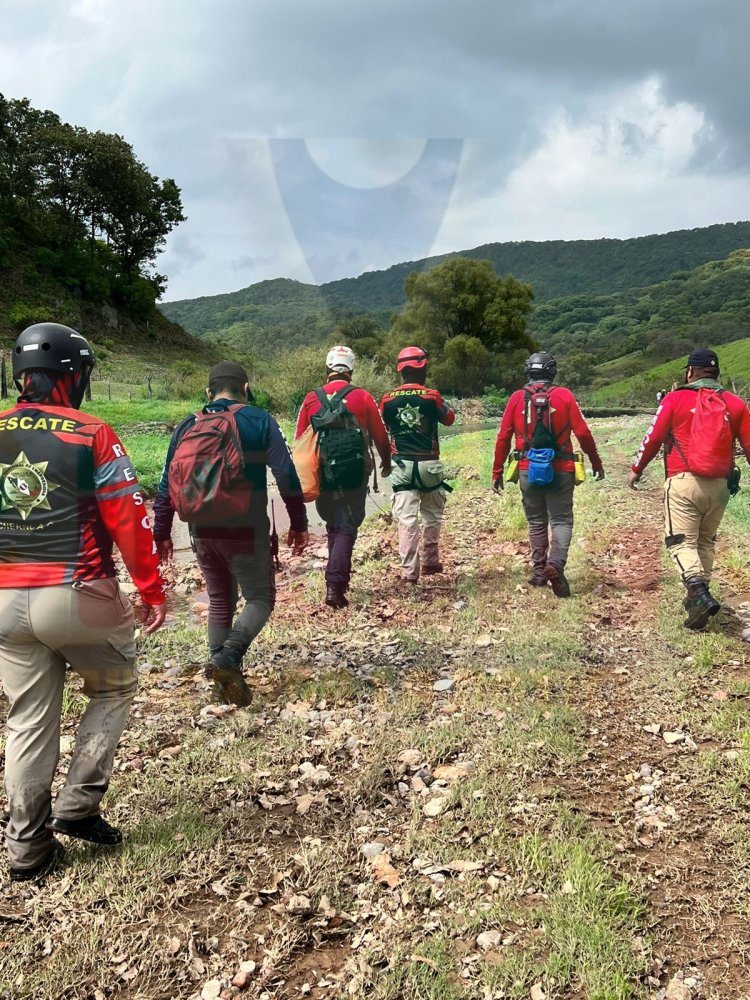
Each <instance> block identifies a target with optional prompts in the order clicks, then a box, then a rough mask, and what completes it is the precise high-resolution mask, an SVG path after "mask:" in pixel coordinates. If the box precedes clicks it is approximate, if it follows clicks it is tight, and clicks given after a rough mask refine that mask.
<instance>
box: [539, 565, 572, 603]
mask: <svg viewBox="0 0 750 1000" xmlns="http://www.w3.org/2000/svg"><path fill="white" fill-rule="evenodd" d="M544 572H545V575H546V577H547V579H548V580H549V582H550V583H551V584H552V593H553V594H554V595H555V597H570V584H569V583H568V580H567V577H566V576H565V573H563V568H562V566H555V564H554V563H547V565H546V567H545V570H544Z"/></svg>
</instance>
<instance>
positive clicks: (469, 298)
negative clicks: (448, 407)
mask: <svg viewBox="0 0 750 1000" xmlns="http://www.w3.org/2000/svg"><path fill="white" fill-rule="evenodd" d="M405 289H406V296H407V304H406V307H405V309H404V311H403V312H402V313H401V314H399V315H397V316H396V317H394V320H393V323H392V326H391V335H390V342H391V349H392V350H393V351H394V352H397V351H398V350H400V349H401V348H402V347H406V346H409V345H411V344H418V345H419V346H420V347H422V348H424V349H425V350H426V351H427V352H428V354H429V355H430V356H431V358H432V360H433V362H434V365H435V366H434V368H433V373H436V377H437V375H439V376H440V377H441V378H446V379H450V381H451V382H454V383H458V382H460V383H461V385H462V387H463V388H462V389H459V388H458V385H457V384H456V385H455V386H448V385H447V384H446V385H443V386H442V387H443V388H446V389H448V388H453V391H455V392H460V393H461V394H466V393H469V394H471V393H474V392H478V391H481V389H482V388H483V387H484V386H485V385H488V384H490V383H491V381H492V380H493V379H497V378H498V377H499V376H500V375H501V374H502V369H503V355H504V354H505V353H507V352H508V351H511V350H514V349H517V348H526V349H527V350H532V349H533V348H534V346H535V344H534V341H533V340H532V339H531V337H530V336H529V333H528V328H527V322H528V320H527V317H528V315H529V313H530V311H531V301H532V299H533V292H532V289H531V286H530V285H526V284H524V283H523V282H520V281H517V280H516V279H515V278H513V277H511V276H507V277H503V278H499V277H498V276H497V275H496V274H495V271H494V268H493V267H492V264H491V263H490V261H486V260H469V259H467V258H463V257H456V258H453V259H452V260H448V261H445V263H443V264H439V265H438V266H437V267H435V268H433V269H432V270H431V271H426V272H422V273H418V272H413V273H412V274H410V275H409V277H408V278H407V279H406V285H405ZM454 341H455V342H456V343H455V344H453V342H454ZM451 344H453V347H450V345H451ZM449 348H450V349H449ZM461 365H467V366H468V368H467V370H466V371H465V372H464V373H463V374H461V372H460V371H459V368H460V366H461ZM480 368H482V369H483V376H482V378H480ZM438 385H441V383H440V382H438Z"/></svg>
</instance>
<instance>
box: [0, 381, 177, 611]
mask: <svg viewBox="0 0 750 1000" xmlns="http://www.w3.org/2000/svg"><path fill="white" fill-rule="evenodd" d="M0 455H1V456H2V465H1V466H0V468H1V469H2V475H3V478H4V488H3V496H2V500H1V503H2V509H1V510H0V587H2V586H29V587H33V586H47V585H50V584H59V583H63V582H65V581H67V580H71V581H74V582H75V581H77V580H92V579H102V578H105V577H113V576H115V566H114V562H113V559H112V548H113V535H112V530H116V528H117V525H118V524H119V521H120V516H121V511H122V509H123V507H126V506H128V505H131V504H135V505H136V506H137V507H139V508H140V507H143V505H144V499H143V495H142V493H141V492H140V490H139V488H138V484H137V482H136V477H135V473H134V471H133V468H132V465H131V463H130V459H129V458H128V456H127V455H126V454H125V450H124V448H123V447H122V445H121V443H120V441H119V439H118V437H117V435H116V434H115V433H114V431H113V430H112V428H111V427H109V426H108V425H107V424H105V423H104V422H103V421H101V420H100V419H99V418H98V417H95V416H92V415H91V414H88V413H81V412H80V411H78V410H75V409H73V408H71V407H62V406H54V405H47V404H39V403H32V402H26V401H24V402H20V403H18V404H17V405H16V406H14V407H13V408H12V409H10V410H7V411H6V412H5V413H1V414H0ZM101 500H109V501H110V503H109V504H107V505H105V506H102V505H101V504H100V502H99V501H101ZM144 513H145V510H144ZM139 529H140V530H139V531H138V532H137V533H136V534H135V536H133V537H129V538H125V537H122V535H121V533H118V534H119V538H118V542H119V544H120V546H121V547H124V549H125V552H124V554H125V555H127V554H130V553H132V556H133V559H134V560H135V563H133V559H131V560H130V561H131V564H132V565H133V571H134V573H135V577H134V579H135V582H136V583H143V582H148V580H149V579H150V578H153V560H152V559H150V558H149V559H146V560H141V561H143V562H144V566H143V567H142V568H141V566H140V565H139V555H140V554H141V553H143V552H144V551H146V552H148V550H149V549H150V548H151V532H150V531H149V530H148V528H146V527H143V526H141V525H140V524H139ZM6 581H7V582H6ZM160 593H161V591H160V589H159V590H158V591H157V592H156V593H155V594H151V595H150V596H152V597H155V598H158V597H159V596H160ZM157 603H160V602H159V601H157Z"/></svg>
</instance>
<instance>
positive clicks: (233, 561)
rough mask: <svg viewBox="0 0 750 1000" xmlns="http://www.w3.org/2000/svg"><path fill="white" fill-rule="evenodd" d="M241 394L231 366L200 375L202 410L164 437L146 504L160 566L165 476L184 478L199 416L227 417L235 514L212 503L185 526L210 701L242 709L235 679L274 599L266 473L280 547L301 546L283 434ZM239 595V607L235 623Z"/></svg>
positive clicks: (167, 526) (301, 523)
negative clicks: (196, 573)
mask: <svg viewBox="0 0 750 1000" xmlns="http://www.w3.org/2000/svg"><path fill="white" fill-rule="evenodd" d="M248 393H249V386H248V379H247V374H246V372H245V370H244V369H243V368H242V366H241V365H239V364H237V363H236V362H234V361H222V362H220V363H219V364H217V365H214V367H213V368H212V369H211V370H210V372H209V373H208V387H207V390H206V394H207V396H208V400H209V401H208V403H207V405H206V406H205V407H204V408H203V410H202V411H201V413H199V414H196V413H191V414H189V415H188V416H187V417H186V418H185V419H184V420H183V421H182V422H181V423H180V424H179V425H178V427H177V428H176V429H175V431H174V433H173V435H172V439H171V441H170V443H169V448H168V449H167V456H166V460H165V463H164V471H163V473H162V478H161V481H160V483H159V489H158V491H157V495H156V502H155V504H154V537H155V539H156V543H157V547H158V549H159V552H160V554H161V557H162V559H163V560H164V561H166V560H168V559H170V558H171V557H172V552H173V546H172V524H173V520H174V514H175V504H174V501H173V499H172V496H173V495H174V494H175V493H176V492H178V491H179V488H181V486H182V485H183V484H182V483H181V482H176V483H175V482H172V476H173V470H174V475H175V476H177V475H178V473H179V474H180V475H182V474H185V473H189V469H188V468H187V462H186V461H183V460H182V459H181V457H180V456H181V451H180V449H181V448H183V446H188V445H189V438H190V434H191V432H192V431H193V430H194V429H195V428H197V427H198V426H199V422H200V421H201V418H202V414H212V413H219V414H221V413H230V414H231V416H232V418H233V420H234V421H235V422H236V427H237V430H238V434H239V441H238V442H237V445H236V446H237V448H238V449H239V450H241V452H242V454H241V456H238V457H239V460H240V472H241V474H242V475H244V477H245V478H246V480H247V487H248V488H247V490H246V491H242V492H241V493H240V498H241V499H242V501H243V509H242V510H241V511H240V512H235V509H234V507H232V512H231V514H224V515H222V512H221V502H220V501H221V497H219V498H218V501H219V502H218V503H217V504H216V506H214V507H212V510H211V514H210V517H208V518H207V519H206V520H205V521H204V520H203V519H202V518H200V519H198V523H191V522H189V523H190V524H191V535H192V537H193V541H194V546H195V553H196V556H197V559H198V564H199V566H200V568H201V570H202V571H203V575H204V578H205V581H206V589H207V591H208V599H209V607H208V646H209V654H210V656H209V660H208V662H207V663H206V665H205V668H204V671H205V674H206V677H208V678H209V679H210V680H213V681H214V684H215V689H216V694H217V695H218V696H219V697H221V698H222V699H223V700H228V701H233V702H235V703H236V704H238V705H248V704H249V703H250V700H251V691H250V689H249V687H248V685H247V683H246V682H245V679H244V677H243V675H242V660H243V657H244V656H245V654H246V652H247V650H248V648H249V646H250V644H251V643H252V642H253V640H254V639H255V637H256V636H257V635H258V633H259V632H260V631H261V629H262V628H263V626H264V625H265V624H266V622H267V621H268V619H269V617H270V616H271V612H272V610H273V607H274V604H275V599H276V586H275V582H274V567H273V563H272V559H271V550H270V545H271V539H270V524H269V519H268V492H267V473H266V470H267V469H268V468H270V469H271V471H272V472H273V475H274V478H275V480H276V483H277V485H278V487H279V492H280V494H281V498H282V500H283V502H284V504H285V505H286V508H287V512H288V514H289V524H290V530H289V535H288V538H287V542H288V544H289V545H290V546H292V547H293V550H294V551H295V553H298V552H301V551H302V550H303V549H304V548H305V546H306V545H307V540H308V539H307V515H306V513H305V506H304V503H303V502H302V491H301V488H300V484H299V479H298V478H297V473H296V471H295V469H294V465H293V463H292V458H291V455H290V454H289V448H288V446H287V443H286V441H285V440H284V435H283V434H282V433H281V430H280V428H279V426H278V424H277V423H276V421H275V420H274V419H273V417H271V415H270V414H268V413H266V412H265V411H264V410H262V409H260V408H259V407H257V406H255V405H253V404H252V403H251V402H249V401H248V398H249V397H248ZM190 456H192V459H193V460H194V461H195V462H196V463H197V466H198V467H197V468H196V475H195V477H194V480H193V484H194V486H195V488H196V491H197V492H200V479H201V476H202V475H203V474H204V472H205V471H206V468H205V466H203V465H202V463H201V456H200V455H197V454H195V452H194V451H192V450H189V456H188V457H190ZM214 459H215V460H216V461H214ZM216 462H219V463H220V462H221V456H218V457H217V456H212V459H211V461H209V462H207V463H206V465H208V466H209V474H210V475H211V476H213V475H214V474H215V473H219V474H220V470H217V469H216ZM228 509H229V508H228ZM240 591H241V592H242V595H243V597H244V598H245V607H244V608H243V609H242V611H240V613H239V614H238V615H237V617H236V618H235V617H234V614H235V610H236V608H237V602H238V597H239V592H240Z"/></svg>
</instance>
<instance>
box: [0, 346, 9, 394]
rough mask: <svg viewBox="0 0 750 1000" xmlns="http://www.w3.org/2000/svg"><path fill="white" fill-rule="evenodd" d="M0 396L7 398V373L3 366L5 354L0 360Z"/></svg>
mask: <svg viewBox="0 0 750 1000" xmlns="http://www.w3.org/2000/svg"><path fill="white" fill-rule="evenodd" d="M0 398H2V399H7V398H8V373H7V371H6V368H5V355H4V354H3V358H2V362H0Z"/></svg>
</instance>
